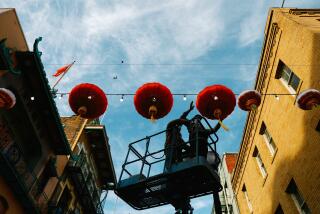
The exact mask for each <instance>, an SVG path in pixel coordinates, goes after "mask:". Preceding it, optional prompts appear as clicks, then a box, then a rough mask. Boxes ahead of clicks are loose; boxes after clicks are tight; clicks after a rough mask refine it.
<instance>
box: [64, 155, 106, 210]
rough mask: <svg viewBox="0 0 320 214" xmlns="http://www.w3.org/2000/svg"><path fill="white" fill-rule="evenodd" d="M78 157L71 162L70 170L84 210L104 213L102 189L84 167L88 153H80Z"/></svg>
mask: <svg viewBox="0 0 320 214" xmlns="http://www.w3.org/2000/svg"><path fill="white" fill-rule="evenodd" d="M76 159H77V160H76V161H70V162H69V164H68V171H69V173H70V176H71V179H72V181H73V183H74V185H75V189H76V190H77V192H78V196H79V197H80V201H81V204H82V207H83V208H84V212H85V213H98V214H103V213H104V212H103V209H102V206H101V203H100V190H99V189H98V188H97V187H96V185H95V184H94V182H95V181H94V179H93V175H92V173H91V172H90V171H89V170H86V167H84V166H85V165H88V163H87V158H86V155H85V154H80V155H78V156H77V157H76Z"/></svg>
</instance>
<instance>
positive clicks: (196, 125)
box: [187, 114, 220, 158]
mask: <svg viewBox="0 0 320 214" xmlns="http://www.w3.org/2000/svg"><path fill="white" fill-rule="evenodd" d="M202 119H203V117H202V116H201V115H198V114H197V115H195V116H194V117H193V118H192V119H191V120H189V123H188V124H187V128H188V132H189V142H190V152H191V153H190V157H195V156H196V155H197V154H196V153H197V148H196V147H197V141H198V155H199V156H204V157H205V158H207V154H208V138H209V136H210V135H211V134H213V133H215V132H217V131H218V129H219V128H220V124H219V123H218V124H217V125H216V126H215V127H214V128H213V129H206V128H205V127H204V126H203V125H202V124H201V120H202Z"/></svg>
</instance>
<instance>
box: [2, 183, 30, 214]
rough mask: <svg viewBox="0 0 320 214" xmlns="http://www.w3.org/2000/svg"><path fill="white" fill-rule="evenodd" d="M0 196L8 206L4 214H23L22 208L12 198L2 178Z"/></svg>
mask: <svg viewBox="0 0 320 214" xmlns="http://www.w3.org/2000/svg"><path fill="white" fill-rule="evenodd" d="M0 195H1V196H3V197H4V198H5V199H6V200H7V202H8V204H9V209H8V210H7V212H6V214H17V213H24V211H23V208H22V206H21V205H20V203H19V201H18V200H17V199H16V197H15V196H14V194H13V192H12V191H11V189H10V187H9V186H8V185H7V183H6V182H5V180H4V179H3V177H0Z"/></svg>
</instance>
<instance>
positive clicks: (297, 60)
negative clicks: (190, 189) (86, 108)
mask: <svg viewBox="0 0 320 214" xmlns="http://www.w3.org/2000/svg"><path fill="white" fill-rule="evenodd" d="M304 15H305V14H304ZM318 15H320V14H318ZM318 18H319V17H318ZM272 22H273V23H277V24H278V27H279V31H278V32H277V35H276V37H275V43H274V45H273V47H272V51H271V52H272V54H271V56H269V57H268V60H269V65H270V67H269V68H268V69H267V72H268V73H267V76H266V79H265V86H264V88H263V91H262V92H263V93H277V94H285V93H291V91H289V90H288V88H287V87H286V86H285V85H284V84H283V83H282V82H281V80H279V79H275V74H276V70H277V65H278V63H279V60H280V59H281V60H282V61H283V62H284V63H285V64H286V65H287V66H288V67H289V68H290V69H291V70H292V71H293V72H294V73H295V74H296V75H297V76H298V77H299V78H300V80H301V81H300V86H299V88H298V93H299V92H301V91H303V90H305V89H309V88H315V89H318V90H320V28H319V27H320V22H319V21H318V20H317V18H316V17H300V16H298V15H292V14H289V11H288V10H283V11H281V10H280V9H274V13H273V17H272ZM315 26H318V27H317V28H316V27H315ZM265 51H267V50H265ZM264 57H266V56H264ZM265 60H266V59H265ZM263 62H264V61H262V63H263ZM261 69H262V68H261ZM260 72H261V70H260ZM260 78H262V77H260ZM295 100H296V96H293V95H288V96H280V98H279V100H277V99H276V98H275V97H274V96H265V97H264V100H263V103H262V106H260V107H259V109H258V110H257V112H256V119H255V120H254V121H253V123H254V126H253V128H252V129H250V130H248V129H247V130H246V132H251V136H250V138H247V139H246V140H245V141H246V142H244V141H243V143H242V146H241V147H242V151H241V152H242V153H243V154H242V155H244V153H246V155H245V156H246V157H245V158H244V159H242V160H241V161H240V160H238V163H237V169H236V171H237V172H236V173H235V178H234V179H233V185H234V186H235V187H236V188H235V189H236V195H237V200H238V203H239V209H240V211H241V213H249V209H248V205H247V202H246V199H245V197H244V194H243V192H242V186H243V184H245V185H246V189H247V193H248V196H249V199H250V201H251V203H252V207H253V212H254V213H274V212H275V210H276V208H277V206H278V205H279V203H280V204H281V207H282V209H283V211H284V212H285V213H293V214H294V213H298V211H297V208H296V206H295V204H294V202H293V200H292V198H291V196H290V195H289V194H288V193H286V192H285V190H286V188H287V186H288V184H289V182H290V180H291V178H294V180H295V182H296V184H297V187H298V189H299V191H300V192H301V194H302V196H303V198H304V199H305V201H306V203H307V205H308V207H309V208H310V210H311V212H312V213H320V203H319V198H320V155H319V154H320V144H319V143H320V133H319V132H317V131H316V130H315V128H316V125H317V123H318V122H319V120H320V111H319V109H317V110H312V111H303V110H301V109H299V108H298V107H296V106H295ZM262 121H264V123H265V124H266V127H267V129H268V131H269V133H270V134H271V136H272V137H273V139H274V141H275V144H276V146H277V148H278V150H277V152H276V154H275V155H274V156H273V157H272V156H271V153H270V151H269V149H268V147H267V144H266V142H265V140H264V137H263V136H262V135H260V134H259V130H260V127H261V123H262ZM251 122H252V121H251ZM247 126H248V124H247ZM244 143H249V145H248V146H247V147H246V148H244ZM255 146H256V147H257V148H258V150H259V153H260V155H261V158H262V161H263V163H264V165H265V167H266V170H267V173H268V175H267V177H266V178H265V179H264V178H263V177H262V175H261V173H260V170H259V168H258V165H257V162H256V159H255V158H254V157H253V150H254V147H255ZM240 168H241V169H240Z"/></svg>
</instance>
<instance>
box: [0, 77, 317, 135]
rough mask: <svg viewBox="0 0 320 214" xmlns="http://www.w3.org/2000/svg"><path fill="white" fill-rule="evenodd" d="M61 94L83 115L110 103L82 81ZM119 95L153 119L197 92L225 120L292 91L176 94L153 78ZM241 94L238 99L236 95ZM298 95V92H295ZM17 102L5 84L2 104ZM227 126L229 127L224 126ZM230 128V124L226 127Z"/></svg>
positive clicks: (307, 106) (305, 103)
mask: <svg viewBox="0 0 320 214" xmlns="http://www.w3.org/2000/svg"><path fill="white" fill-rule="evenodd" d="M57 94H60V95H61V97H62V96H63V95H66V94H69V105H70V108H71V110H72V111H73V112H74V113H75V114H77V115H79V116H80V117H83V118H87V119H94V118H98V117H100V116H101V115H102V114H103V113H104V112H105V111H106V110H107V107H108V100H107V95H106V94H105V93H104V91H103V90H102V89H101V88H99V87H98V86H96V85H94V84H90V83H82V84H79V85H77V86H75V87H74V88H73V89H72V90H71V92H70V93H57ZM108 95H120V96H121V99H120V101H123V100H124V96H125V95H133V96H134V106H135V109H136V111H137V112H138V113H139V114H140V115H141V116H143V117H145V118H147V119H150V120H152V121H154V120H157V119H160V118H163V117H165V116H166V115H167V114H168V113H169V112H170V111H171V109H172V106H173V95H182V96H183V100H186V97H187V95H196V96H197V99H196V107H197V109H198V111H199V112H200V114H201V115H202V116H204V117H206V118H208V119H213V120H218V121H219V123H220V124H221V125H222V127H224V125H223V124H222V120H224V119H225V118H227V117H228V116H229V115H230V114H231V113H232V112H233V110H234V108H235V106H236V104H238V107H239V108H240V109H242V110H244V111H252V110H256V109H257V108H258V107H259V105H260V104H261V97H262V96H263V95H274V96H279V95H292V94H273V93H272V94H260V93H259V92H258V91H256V90H247V91H243V92H242V93H240V94H235V93H234V92H233V91H232V90H231V89H229V88H227V87H226V86H224V85H211V86H208V87H205V88H204V89H203V90H202V91H200V92H199V93H198V94H173V93H171V91H170V89H169V88H167V87H166V86H165V85H163V84H161V83H158V82H152V83H145V84H144V85H142V86H141V87H139V88H138V90H137V91H136V93H134V94H108ZM236 95H239V96H238V100H237V99H236ZM293 95H297V94H293ZM32 98H33V99H31V100H34V97H32ZM15 102H16V98H15V95H14V93H13V92H12V91H10V90H9V89H6V88H0V108H4V109H10V108H13V107H14V105H15ZM296 105H297V107H299V108H300V109H302V110H311V109H314V108H316V107H319V106H320V91H319V90H316V89H307V90H305V91H303V92H301V93H300V94H299V95H298V96H297V100H296ZM224 128H226V127H224ZM226 129H227V128H226Z"/></svg>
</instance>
